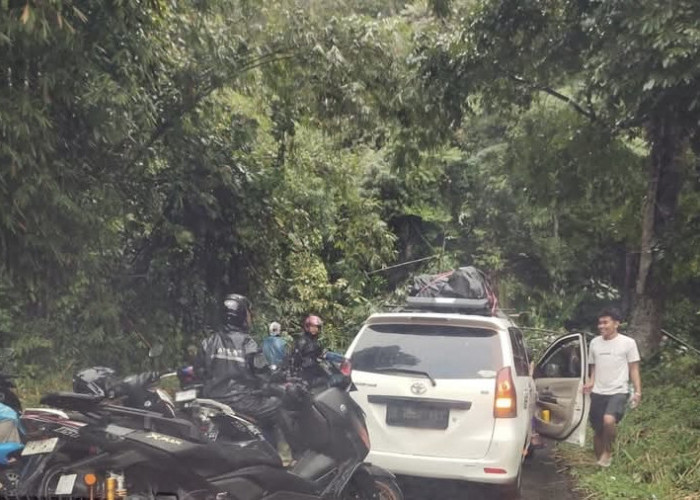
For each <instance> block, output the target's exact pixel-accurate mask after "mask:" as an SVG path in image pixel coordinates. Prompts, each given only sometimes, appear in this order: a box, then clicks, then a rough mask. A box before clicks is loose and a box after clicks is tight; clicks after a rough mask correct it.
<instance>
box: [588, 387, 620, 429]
mask: <svg viewBox="0 0 700 500" xmlns="http://www.w3.org/2000/svg"><path fill="white" fill-rule="evenodd" d="M626 408H627V394H609V395H607V394H596V393H595V392H592V393H591V411H590V413H589V414H588V419H589V420H590V422H591V425H592V426H593V430H594V431H595V432H597V433H598V432H601V431H602V430H603V415H606V414H607V415H614V416H615V421H616V422H618V423H619V422H620V420H622V417H623V416H624V415H625V409H626Z"/></svg>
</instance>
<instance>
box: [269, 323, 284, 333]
mask: <svg viewBox="0 0 700 500" xmlns="http://www.w3.org/2000/svg"><path fill="white" fill-rule="evenodd" d="M280 333H282V325H280V324H279V323H278V322H277V321H273V322H272V323H270V335H279V334H280Z"/></svg>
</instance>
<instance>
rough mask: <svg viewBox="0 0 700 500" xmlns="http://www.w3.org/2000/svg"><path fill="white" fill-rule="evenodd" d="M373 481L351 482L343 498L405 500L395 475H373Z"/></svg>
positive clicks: (355, 499)
mask: <svg viewBox="0 0 700 500" xmlns="http://www.w3.org/2000/svg"><path fill="white" fill-rule="evenodd" d="M368 479H369V481H371V483H369V484H367V483H365V484H363V485H362V486H360V484H357V483H355V484H353V483H351V484H350V488H349V489H348V490H347V491H346V492H345V495H344V496H343V500H403V492H402V491H401V488H399V485H398V484H397V483H396V480H395V479H394V478H393V477H385V476H372V477H371V478H368Z"/></svg>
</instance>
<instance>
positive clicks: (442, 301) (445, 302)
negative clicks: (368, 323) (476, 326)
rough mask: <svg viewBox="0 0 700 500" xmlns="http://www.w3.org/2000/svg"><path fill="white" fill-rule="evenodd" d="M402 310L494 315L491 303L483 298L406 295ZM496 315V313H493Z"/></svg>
mask: <svg viewBox="0 0 700 500" xmlns="http://www.w3.org/2000/svg"><path fill="white" fill-rule="evenodd" d="M401 310H402V311H404V312H408V311H416V312H443V313H455V314H473V315H478V316H494V314H492V313H491V305H490V304H489V302H488V301H487V300H484V299H462V298H453V297H407V298H406V305H405V306H403V307H402V308H401ZM495 315H498V314H495Z"/></svg>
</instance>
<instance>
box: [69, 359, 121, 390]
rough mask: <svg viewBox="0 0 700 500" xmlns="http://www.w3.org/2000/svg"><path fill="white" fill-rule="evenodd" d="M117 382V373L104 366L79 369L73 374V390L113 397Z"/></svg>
mask: <svg viewBox="0 0 700 500" xmlns="http://www.w3.org/2000/svg"><path fill="white" fill-rule="evenodd" d="M118 383H119V378H118V377H117V373H116V372H115V371H114V370H112V369H111V368H107V367H105V366H93V367H91V368H85V369H84V370H80V371H79V372H78V373H76V374H75V375H74V376H73V392H79V393H82V394H94V395H96V396H106V397H108V398H113V397H115V391H116V389H117V385H118Z"/></svg>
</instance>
